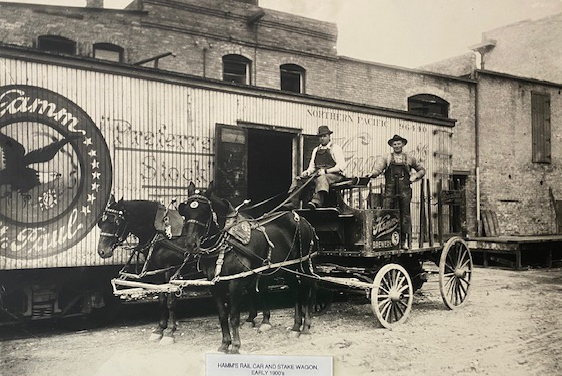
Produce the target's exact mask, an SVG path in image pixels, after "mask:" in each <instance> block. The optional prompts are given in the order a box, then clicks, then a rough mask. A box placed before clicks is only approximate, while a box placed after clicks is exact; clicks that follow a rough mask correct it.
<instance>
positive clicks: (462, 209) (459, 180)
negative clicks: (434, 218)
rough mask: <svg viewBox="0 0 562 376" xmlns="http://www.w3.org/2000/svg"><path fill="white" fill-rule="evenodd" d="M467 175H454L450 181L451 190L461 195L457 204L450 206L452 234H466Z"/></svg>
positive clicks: (456, 201) (450, 230)
mask: <svg viewBox="0 0 562 376" xmlns="http://www.w3.org/2000/svg"><path fill="white" fill-rule="evenodd" d="M467 177H468V176H467V175H464V174H454V175H452V176H451V179H450V180H449V190H451V191H456V192H458V193H459V194H458V195H457V197H456V198H457V199H456V200H455V202H453V203H451V204H450V206H449V208H450V209H449V232H450V233H451V234H465V233H466V181H467Z"/></svg>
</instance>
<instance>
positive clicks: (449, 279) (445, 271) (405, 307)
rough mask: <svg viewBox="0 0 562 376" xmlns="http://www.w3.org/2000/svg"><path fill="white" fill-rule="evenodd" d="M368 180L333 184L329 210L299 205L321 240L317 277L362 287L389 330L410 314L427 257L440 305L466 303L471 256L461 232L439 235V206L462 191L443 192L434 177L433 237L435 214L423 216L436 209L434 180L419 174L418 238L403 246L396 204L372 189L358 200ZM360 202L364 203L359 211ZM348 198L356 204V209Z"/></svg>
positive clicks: (456, 305)
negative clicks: (387, 204) (385, 202)
mask: <svg viewBox="0 0 562 376" xmlns="http://www.w3.org/2000/svg"><path fill="white" fill-rule="evenodd" d="M368 184H369V178H354V179H348V180H346V181H343V182H341V183H337V184H335V185H334V186H333V187H332V191H331V192H330V197H331V201H332V202H331V205H329V207H326V208H319V209H316V210H309V209H302V210H298V213H299V214H300V215H302V216H304V217H305V218H306V219H307V220H308V221H309V222H310V223H311V224H312V225H313V226H314V228H315V229H316V232H317V235H318V238H319V243H320V250H319V252H318V255H317V256H316V258H315V262H314V264H315V272H316V275H317V277H318V279H319V280H321V281H323V282H327V283H330V284H334V285H336V286H345V287H349V288H351V289H360V290H365V291H366V292H367V293H368V296H369V297H370V300H371V306H372V310H373V312H374V314H375V316H376V317H377V319H378V321H379V322H380V323H381V325H382V326H384V327H386V328H392V327H394V326H396V325H399V324H401V323H402V322H404V321H405V320H406V319H407V318H408V315H409V313H410V310H411V308H412V302H413V293H414V292H415V291H416V290H417V289H419V288H420V287H421V286H422V284H423V283H424V282H425V281H426V279H427V276H426V273H425V272H424V271H423V269H422V264H423V262H425V261H431V262H434V263H435V264H436V265H437V266H438V267H439V289H440V292H441V296H442V298H443V302H444V303H445V306H446V307H447V308H449V309H451V310H452V309H456V308H458V307H461V306H462V305H464V304H465V303H466V301H467V299H468V297H469V294H470V289H471V279H472V270H473V263H472V256H471V253H470V250H469V248H468V245H467V243H466V242H465V240H464V239H463V237H462V236H458V235H455V236H445V235H444V234H443V222H444V218H443V217H444V214H443V212H444V210H443V206H444V205H447V204H450V203H451V202H452V201H454V200H452V199H451V197H455V196H462V192H459V191H454V190H442V189H441V186H442V182H438V184H437V188H438V189H437V190H438V192H437V195H436V196H437V202H436V203H435V205H436V206H437V213H436V214H437V224H436V225H437V226H436V227H437V233H436V234H434V233H433V231H432V229H433V227H434V226H433V225H434V224H433V223H432V215H431V214H430V215H429V216H427V215H426V213H432V206H434V205H433V203H432V199H431V198H432V195H431V184H430V182H429V180H425V179H423V180H422V181H421V183H420V184H421V203H420V205H419V208H420V212H419V218H420V220H419V233H418V234H417V242H416V244H414V242H412V240H411V239H412V234H410V236H409V241H408V243H409V244H408V246H407V247H403V248H402V247H401V245H402V239H401V238H400V237H401V235H400V234H401V231H400V223H401V221H400V218H401V212H400V209H382V208H380V207H379V206H380V200H377V199H376V198H380V193H379V194H376V193H374V192H373V190H372V187H371V186H369V189H368V192H369V193H368V198H367V199H366V200H365V199H363V198H362V197H361V193H362V192H364V191H365V188H366V187H367V186H368ZM377 201H378V203H379V204H377ZM365 202H366V203H367V206H368V207H366V208H361V206H362V204H363V203H365ZM349 203H357V204H358V205H357V206H359V208H354V207H352V206H350V205H349Z"/></svg>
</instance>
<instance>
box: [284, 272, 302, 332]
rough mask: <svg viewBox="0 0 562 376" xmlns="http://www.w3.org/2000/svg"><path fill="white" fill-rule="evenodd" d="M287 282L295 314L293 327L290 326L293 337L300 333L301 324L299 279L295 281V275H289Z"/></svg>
mask: <svg viewBox="0 0 562 376" xmlns="http://www.w3.org/2000/svg"><path fill="white" fill-rule="evenodd" d="M287 284H288V285H289V289H290V290H291V292H292V295H293V299H294V300H295V314H294V322H293V327H292V328H291V332H292V335H293V336H294V337H298V336H299V335H300V330H301V325H302V313H301V304H300V295H301V294H300V286H299V281H297V279H296V277H294V276H290V277H289V278H287Z"/></svg>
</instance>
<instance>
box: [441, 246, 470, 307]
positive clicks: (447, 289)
mask: <svg viewBox="0 0 562 376" xmlns="http://www.w3.org/2000/svg"><path fill="white" fill-rule="evenodd" d="M472 267H473V265H472V256H471V254H470V250H469V249H468V245H467V244H466V242H465V241H464V240H463V239H462V238H459V237H453V238H451V239H449V240H448V241H447V243H446V244H445V247H443V251H442V253H441V259H440V260H439V290H440V291H441V296H442V297H443V302H444V303H445V305H446V306H447V307H448V308H449V309H455V308H458V307H460V306H462V305H463V304H464V303H466V300H467V299H468V296H469V294H470V288H471V279H472Z"/></svg>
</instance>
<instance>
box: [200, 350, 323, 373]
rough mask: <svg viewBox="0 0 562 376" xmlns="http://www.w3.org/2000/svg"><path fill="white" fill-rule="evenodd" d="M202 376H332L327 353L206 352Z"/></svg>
mask: <svg viewBox="0 0 562 376" xmlns="http://www.w3.org/2000/svg"><path fill="white" fill-rule="evenodd" d="M205 369H206V372H205V375H206V376H254V375H256V376H333V357H331V356H287V355H283V356H280V355H237V354H206V356H205Z"/></svg>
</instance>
